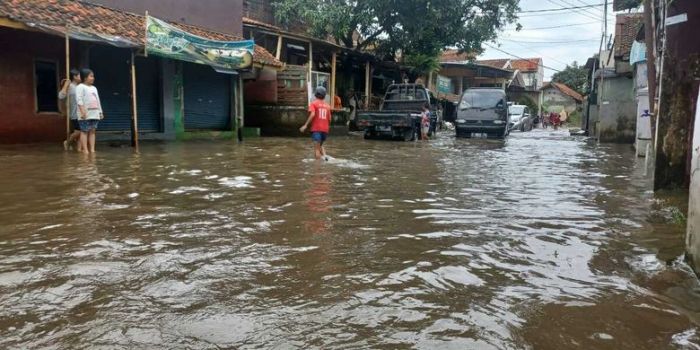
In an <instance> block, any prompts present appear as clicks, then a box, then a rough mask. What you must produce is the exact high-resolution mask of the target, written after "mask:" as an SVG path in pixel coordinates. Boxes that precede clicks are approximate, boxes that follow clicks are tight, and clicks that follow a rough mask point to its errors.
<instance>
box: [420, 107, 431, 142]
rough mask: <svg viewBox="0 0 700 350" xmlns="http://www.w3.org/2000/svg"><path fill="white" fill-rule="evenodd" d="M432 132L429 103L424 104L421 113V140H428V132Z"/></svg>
mask: <svg viewBox="0 0 700 350" xmlns="http://www.w3.org/2000/svg"><path fill="white" fill-rule="evenodd" d="M429 132H430V105H428V104H427V103H426V104H425V105H423V112H422V113H421V114H420V138H421V140H428V133H429Z"/></svg>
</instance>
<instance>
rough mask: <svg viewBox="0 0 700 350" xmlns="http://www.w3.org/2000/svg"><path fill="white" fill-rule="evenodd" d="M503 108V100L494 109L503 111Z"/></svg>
mask: <svg viewBox="0 0 700 350" xmlns="http://www.w3.org/2000/svg"><path fill="white" fill-rule="evenodd" d="M504 107H505V104H504V103H503V100H501V101H500V102H498V103H496V109H503V108H504Z"/></svg>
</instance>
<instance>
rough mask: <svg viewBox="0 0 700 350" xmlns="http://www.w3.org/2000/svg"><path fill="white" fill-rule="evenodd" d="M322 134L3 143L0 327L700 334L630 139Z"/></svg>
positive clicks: (669, 342)
mask: <svg viewBox="0 0 700 350" xmlns="http://www.w3.org/2000/svg"><path fill="white" fill-rule="evenodd" d="M327 147H328V152H329V154H330V155H332V156H333V157H335V158H334V159H332V160H331V161H330V162H327V163H325V162H324V163H319V162H316V161H313V160H311V158H312V154H311V146H310V141H309V140H308V139H307V138H299V139H292V138H266V139H250V140H246V141H245V142H244V143H243V144H235V143H232V142H230V141H221V142H212V141H204V142H183V143H165V144H148V143H144V144H142V145H141V154H139V155H135V154H133V153H132V151H131V149H129V148H113V147H108V146H107V145H104V146H102V147H100V148H99V151H98V153H97V154H96V155H93V156H85V157H83V156H81V155H76V154H74V153H70V152H63V151H62V150H60V149H58V148H57V147H55V146H54V145H33V146H28V148H22V151H21V152H18V151H17V150H18V149H19V148H20V146H3V147H2V148H0V162H2V164H3V169H4V170H3V175H2V177H0V189H1V191H0V202H2V203H3V205H2V206H1V207H0V348H3V349H29V348H32V349H96V348H124V349H134V348H142V349H180V348H182V349H184V348H201V349H216V348H241V349H248V348H266V349H290V348H323V349H336V348H343V349H345V348H348V349H349V348H418V349H700V337H699V336H698V334H697V333H696V330H697V322H698V316H699V315H700V314H699V313H698V311H699V310H700V295H699V294H698V292H697V291H698V284H697V280H696V277H695V276H694V275H693V274H692V272H691V271H690V269H689V268H688V267H687V265H685V264H684V263H683V261H682V259H683V251H684V246H683V242H684V241H683V240H684V232H685V231H684V230H685V225H684V224H683V223H677V222H676V220H675V215H674V211H673V210H671V209H669V208H668V207H667V206H666V205H665V202H664V201H661V200H658V199H657V197H655V195H654V194H653V193H652V192H650V191H647V190H646V189H647V188H649V186H648V184H647V182H646V181H648V180H647V177H646V176H645V175H644V166H643V165H644V161H643V158H639V159H637V158H636V157H635V154H634V151H633V149H632V148H631V146H629V145H596V144H595V142H590V141H587V140H585V139H582V138H574V137H570V136H569V134H568V131H566V130H558V131H553V130H542V129H536V130H534V131H532V132H528V133H513V134H512V135H511V136H510V137H509V138H508V139H506V140H505V141H499V140H483V139H455V138H454V136H453V134H452V133H450V132H444V133H442V134H440V135H439V137H438V138H437V139H436V140H431V141H430V142H386V141H366V140H363V139H362V137H361V136H360V137H356V136H352V137H331V138H330V140H329V142H328V146H327ZM670 200H671V201H673V198H670ZM682 201H683V200H682V199H681V200H679V202H682ZM686 203H687V202H686Z"/></svg>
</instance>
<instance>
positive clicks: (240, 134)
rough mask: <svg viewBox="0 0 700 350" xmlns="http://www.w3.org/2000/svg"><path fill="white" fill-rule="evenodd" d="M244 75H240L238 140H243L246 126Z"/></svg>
mask: <svg viewBox="0 0 700 350" xmlns="http://www.w3.org/2000/svg"><path fill="white" fill-rule="evenodd" d="M244 87H245V86H244V85H243V77H241V76H240V75H239V76H238V106H239V107H238V108H239V112H240V113H239V115H240V117H239V120H238V141H241V142H242V141H243V127H244V126H245V106H244V105H243V104H244V103H245V96H244V95H243V89H244Z"/></svg>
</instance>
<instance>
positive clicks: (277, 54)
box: [275, 34, 282, 61]
mask: <svg viewBox="0 0 700 350" xmlns="http://www.w3.org/2000/svg"><path fill="white" fill-rule="evenodd" d="M275 58H276V59H277V60H278V61H279V60H280V59H282V34H280V35H278V36H277V52H275Z"/></svg>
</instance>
